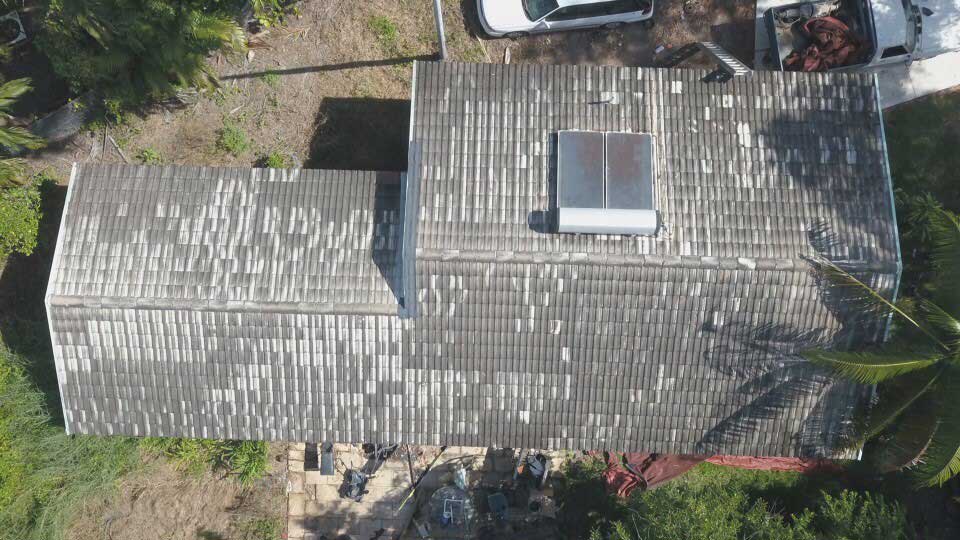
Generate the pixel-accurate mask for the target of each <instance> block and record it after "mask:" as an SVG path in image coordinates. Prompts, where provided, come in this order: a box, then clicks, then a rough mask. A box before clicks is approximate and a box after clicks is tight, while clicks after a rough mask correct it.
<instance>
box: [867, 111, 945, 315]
mask: <svg viewBox="0 0 960 540" xmlns="http://www.w3.org/2000/svg"><path fill="white" fill-rule="evenodd" d="M885 117H886V133H887V148H888V151H889V153H890V169H891V172H892V174H893V183H894V187H895V188H896V198H897V219H898V222H899V225H900V243H901V248H902V252H903V259H904V281H903V288H902V294H903V295H906V296H912V295H913V294H915V293H916V291H917V290H918V289H920V288H922V287H923V284H924V283H925V282H926V280H927V279H928V278H929V276H930V273H931V272H932V270H933V268H932V265H931V260H930V254H931V253H932V251H933V244H932V235H931V227H932V221H931V218H932V217H933V216H935V215H936V211H937V210H939V209H940V208H943V209H945V210H948V211H951V212H954V213H958V212H960V188H958V184H957V182H958V181H960V152H957V148H960V93H952V94H946V95H941V96H931V97H929V98H925V99H922V100H918V101H915V102H911V103H908V104H905V105H903V106H901V107H897V108H895V109H894V110H893V111H889V112H886V113H885Z"/></svg>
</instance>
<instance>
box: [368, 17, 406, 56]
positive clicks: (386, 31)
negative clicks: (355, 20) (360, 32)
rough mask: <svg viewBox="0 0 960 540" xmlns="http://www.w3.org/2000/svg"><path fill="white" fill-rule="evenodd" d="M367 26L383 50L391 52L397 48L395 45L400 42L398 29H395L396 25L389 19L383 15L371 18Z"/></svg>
mask: <svg viewBox="0 0 960 540" xmlns="http://www.w3.org/2000/svg"><path fill="white" fill-rule="evenodd" d="M367 26H368V27H369V28H370V30H371V31H373V33H374V35H375V36H376V37H377V41H379V42H380V45H381V46H383V48H384V49H387V50H389V51H393V50H395V49H396V48H397V43H398V42H399V40H400V29H398V28H397V25H396V23H394V22H393V21H392V20H390V18H389V17H384V16H383V15H376V16H374V17H371V18H370V20H369V21H367Z"/></svg>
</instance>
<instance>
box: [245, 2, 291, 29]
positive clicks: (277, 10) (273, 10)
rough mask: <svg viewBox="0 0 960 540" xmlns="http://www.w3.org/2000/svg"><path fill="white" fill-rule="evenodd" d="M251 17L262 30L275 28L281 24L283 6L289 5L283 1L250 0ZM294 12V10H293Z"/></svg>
mask: <svg viewBox="0 0 960 540" xmlns="http://www.w3.org/2000/svg"><path fill="white" fill-rule="evenodd" d="M251 4H252V5H253V15H254V17H256V19H257V22H258V23H260V26H262V27H264V28H270V27H271V26H277V25H278V24H281V23H282V22H283V16H284V12H285V9H284V5H285V4H289V2H285V1H284V0H252V2H251ZM293 10H294V11H295V12H296V8H293Z"/></svg>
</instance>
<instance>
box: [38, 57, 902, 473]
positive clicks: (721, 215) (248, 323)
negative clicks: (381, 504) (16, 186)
mask: <svg viewBox="0 0 960 540" xmlns="http://www.w3.org/2000/svg"><path fill="white" fill-rule="evenodd" d="M705 75H706V72H702V71H698V70H689V71H687V70H683V71H681V70H655V69H635V68H604V67H556V66H536V67H534V66H489V65H467V64H429V63H417V64H416V67H415V82H414V88H413V107H412V123H411V136H410V155H409V167H408V169H409V170H408V172H407V175H406V176H405V177H404V178H403V181H402V186H401V187H397V186H396V185H394V184H392V183H389V182H386V183H385V182H381V181H378V177H377V174H376V173H343V172H331V171H300V172H282V171H266V170H253V171H249V170H220V169H208V168H204V169H197V168H178V167H164V168H148V167H117V166H97V167H92V166H82V167H78V168H77V169H76V171H75V175H74V178H73V181H72V182H71V187H70V193H69V194H68V202H67V205H66V214H65V217H64V221H63V226H62V227H61V237H60V240H59V242H58V254H57V256H56V260H55V262H54V268H53V270H52V274H51V285H50V289H49V291H48V310H49V317H50V324H51V334H52V336H53V344H54V351H55V356H56V359H57V367H58V377H59V380H60V386H61V394H62V397H63V403H64V412H65V418H66V423H67V427H68V429H69V430H70V431H73V432H84V433H125V434H135V435H186V436H201V437H232V438H267V439H289V440H337V441H343V442H361V441H403V442H410V443H419V444H460V445H471V446H485V445H495V446H512V447H538V448H571V449H574V448H581V449H600V448H608V449H622V450H647V451H657V452H672V453H691V452H704V453H712V452H723V453H728V454H745V455H783V456H793V455H823V454H827V453H829V452H830V451H831V449H832V448H833V446H834V442H835V437H836V436H837V434H838V433H839V432H841V431H842V430H843V428H844V426H846V425H847V423H848V422H849V417H850V410H851V408H852V407H853V406H854V405H856V404H857V402H858V400H859V399H860V398H861V397H862V395H863V389H862V388H859V387H856V386H853V385H849V384H845V383H835V382H833V381H832V380H831V379H830V378H828V377H826V376H825V375H824V374H823V373H820V372H818V371H817V370H815V369H814V368H813V367H811V366H810V365H808V364H807V363H805V362H803V361H802V360H800V359H799V357H798V355H797V352H798V351H799V350H802V349H803V348H806V347H810V346H814V345H817V344H822V343H837V342H839V341H842V342H843V343H850V342H851V341H852V342H858V341H867V340H874V339H877V338H878V337H879V335H880V333H881V331H882V329H883V325H882V324H881V322H880V321H875V320H870V319H866V318H864V317H862V316H857V315H856V314H852V313H849V312H848V310H845V309H844V306H843V299H842V298H838V297H837V295H836V294H835V293H834V292H833V291H830V290H829V289H826V288H825V287H824V286H823V284H822V283H821V282H820V281H819V280H818V279H817V276H816V275H815V274H813V273H811V272H810V267H809V264H808V263H807V261H806V260H805V259H804V258H805V257H811V256H816V255H823V256H826V257H829V258H831V259H833V260H836V261H837V262H838V263H840V264H843V265H845V266H847V267H849V268H850V269H851V270H852V271H854V272H855V273H856V274H857V275H858V276H860V277H861V278H862V279H863V280H865V281H866V282H868V283H870V284H872V285H874V286H876V287H878V288H879V289H881V290H883V291H886V292H889V293H892V292H893V290H894V289H895V287H896V283H897V279H898V275H899V256H898V247H897V244H896V231H895V224H894V219H893V214H892V208H891V204H892V201H891V193H890V184H889V173H888V171H887V167H886V162H885V149H884V142H883V134H882V127H881V119H880V112H879V109H878V106H877V98H876V89H875V87H874V83H873V79H872V78H870V77H867V76H861V75H802V74H792V73H769V74H764V73H756V74H754V75H752V76H751V77H749V78H747V79H742V78H735V79H734V80H733V81H731V82H728V83H724V84H713V83H706V82H701V81H700V79H701V78H703V77H704V76H705ZM564 129H589V130H608V131H631V132H648V133H652V134H654V135H655V136H656V144H657V148H656V155H657V169H658V179H657V185H656V197H657V204H658V208H660V209H661V212H662V215H661V219H662V222H663V225H664V226H663V227H662V229H661V231H660V232H659V233H658V235H657V236H655V237H620V236H600V235H561V234H558V233H556V232H554V230H555V229H554V228H553V227H554V219H555V218H554V209H553V207H552V202H551V201H552V196H553V191H552V190H553V189H555V188H554V186H555V178H554V177H555V170H554V169H555V167H554V163H555V155H554V153H555V139H556V137H555V136H556V132H557V131H559V130H564ZM348 175H350V176H348ZM205 178H206V180H205ZM380 178H381V179H382V178H383V176H382V175H381V177H380ZM213 179H217V180H216V181H214V180H213ZM128 187H129V189H127V188H128ZM259 194H268V195H264V196H260V195H259ZM142 200H147V201H151V202H150V203H149V204H143V203H140V204H137V201H142ZM106 201H109V203H107V202H106ZM155 201H161V202H162V204H160V203H158V204H154V202H155ZM106 204H111V205H114V206H104V205H106ZM238 205H239V207H238ZM115 209H116V210H119V209H124V211H125V212H127V215H126V216H124V217H123V219H122V220H121V219H120V218H117V221H111V220H107V219H106V218H105V217H104V216H105V214H106V213H107V212H112V211H113V210H115ZM223 213H226V214H229V215H230V216H231V217H230V218H225V217H224V218H222V219H223V221H214V222H209V221H200V220H207V219H208V216H221V215H223ZM401 219H402V227H401V228H402V230H397V226H396V225H398V224H400V223H401ZM311 223H319V224H322V225H319V226H313V227H311ZM211 227H213V228H214V229H210V228H211ZM181 230H184V231H194V232H193V233H180V232H177V234H176V235H174V234H173V231H181ZM212 230H215V231H216V232H217V233H218V234H210V232H211V231H212ZM398 238H399V240H398ZM398 242H399V246H398ZM201 246H203V247H204V248H206V249H200V247H201ZM398 247H399V249H398ZM118 258H119V259H118ZM121 260H122V261H130V262H120V261H121ZM228 261H229V263H230V264H228ZM234 261H236V262H235V263H234ZM154 268H155V269H156V270H153V269H154ZM251 268H257V269H260V270H261V271H260V272H259V273H257V272H248V271H247V269H251ZM313 268H317V269H318V270H316V271H314V270H312V269H313ZM141 269H142V270H141ZM181 269H183V270H181ZM320 269H329V270H330V272H326V271H322V270H320ZM399 270H402V272H398V271H399ZM154 271H156V272H158V273H157V274H151V273H150V272H154Z"/></svg>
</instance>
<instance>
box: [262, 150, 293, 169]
mask: <svg viewBox="0 0 960 540" xmlns="http://www.w3.org/2000/svg"><path fill="white" fill-rule="evenodd" d="M256 165H257V166H258V167H263V168H265V169H289V168H290V167H292V166H293V163H292V160H291V159H290V156H288V155H287V154H284V153H282V152H278V151H273V152H270V153H269V154H264V155H262V156H260V159H258V160H257V163H256Z"/></svg>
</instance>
